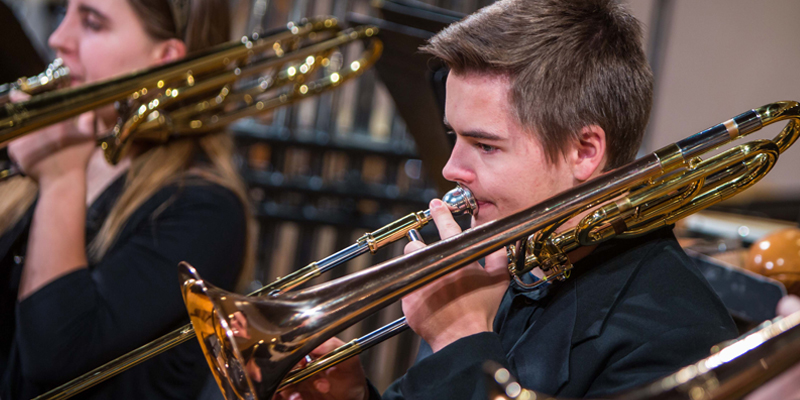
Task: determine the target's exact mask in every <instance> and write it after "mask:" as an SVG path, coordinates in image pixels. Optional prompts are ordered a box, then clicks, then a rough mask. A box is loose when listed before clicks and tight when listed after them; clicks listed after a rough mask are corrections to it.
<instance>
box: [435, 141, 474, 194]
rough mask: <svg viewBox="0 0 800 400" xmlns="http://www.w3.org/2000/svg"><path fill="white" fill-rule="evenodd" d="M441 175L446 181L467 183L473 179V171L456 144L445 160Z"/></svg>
mask: <svg viewBox="0 0 800 400" xmlns="http://www.w3.org/2000/svg"><path fill="white" fill-rule="evenodd" d="M442 176H444V179H447V180H448V181H451V182H458V183H463V184H467V185H469V184H470V183H472V182H473V181H475V173H474V172H473V169H472V168H471V167H470V163H469V160H468V159H467V156H466V155H465V154H464V153H463V152H462V151H461V149H459V146H458V145H456V147H455V148H453V152H452V153H450V159H449V160H447V164H445V166H444V168H443V169H442Z"/></svg>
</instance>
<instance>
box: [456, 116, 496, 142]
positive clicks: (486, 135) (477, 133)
mask: <svg viewBox="0 0 800 400" xmlns="http://www.w3.org/2000/svg"><path fill="white" fill-rule="evenodd" d="M442 122H443V123H444V129H445V130H446V131H447V134H448V135H455V134H456V131H455V130H454V129H453V127H452V126H450V123H449V122H447V117H444V119H443V120H442ZM459 135H461V136H465V137H470V138H473V139H482V140H501V139H503V138H502V137H501V136H500V135H497V134H494V133H491V132H486V131H483V130H480V129H478V130H474V131H466V132H461V133H459Z"/></svg>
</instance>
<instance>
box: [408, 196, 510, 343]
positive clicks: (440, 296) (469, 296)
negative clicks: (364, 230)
mask: <svg viewBox="0 0 800 400" xmlns="http://www.w3.org/2000/svg"><path fill="white" fill-rule="evenodd" d="M430 208H431V215H432V216H433V220H434V222H435V223H436V228H437V229H438V230H439V236H441V238H442V239H446V238H449V237H451V236H455V235H457V234H459V233H461V228H460V227H459V226H458V224H457V223H456V221H455V220H454V219H453V215H452V214H451V213H450V211H449V210H448V209H447V207H446V206H445V204H444V203H443V202H442V201H441V200H439V199H434V200H433V201H431V204H430ZM423 247H425V244H423V243H422V242H421V241H413V242H409V243H408V244H407V245H406V248H405V252H406V253H410V252H413V251H416V250H419V249H421V248H423ZM507 265H508V262H507V258H506V253H505V250H502V249H501V250H498V251H496V252H494V253H492V254H490V255H489V256H488V257H486V268H482V267H481V266H480V264H478V263H472V264H470V265H468V266H466V267H463V268H461V269H459V270H458V271H455V272H452V273H450V274H448V275H445V276H443V277H441V278H439V279H437V280H436V281H434V282H432V283H430V284H428V285H427V286H424V287H422V288H420V289H418V290H416V291H415V292H413V293H411V294H409V295H407V296H406V297H404V298H403V313H404V314H405V316H406V320H407V321H408V325H409V326H410V327H411V329H413V330H414V332H416V333H417V334H418V335H420V336H421V337H422V338H423V339H425V341H426V342H428V344H430V345H431V348H432V349H433V351H434V352H436V351H439V350H441V349H442V348H443V347H445V346H447V345H448V344H450V343H452V342H455V341H456V340H458V339H461V338H463V337H466V336H470V335H473V334H476V333H480V332H491V331H492V325H493V322H494V317H495V315H496V314H497V309H498V307H500V301H501V300H502V299H503V294H504V293H505V291H506V289H507V288H508V283H509V280H510V278H509V275H508V270H507V268H506V267H507Z"/></svg>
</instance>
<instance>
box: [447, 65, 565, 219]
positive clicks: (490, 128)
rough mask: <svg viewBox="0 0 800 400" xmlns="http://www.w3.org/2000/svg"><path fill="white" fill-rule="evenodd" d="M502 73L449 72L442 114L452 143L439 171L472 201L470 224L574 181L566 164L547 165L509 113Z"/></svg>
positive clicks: (532, 201)
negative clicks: (469, 193)
mask: <svg viewBox="0 0 800 400" xmlns="http://www.w3.org/2000/svg"><path fill="white" fill-rule="evenodd" d="M509 89H510V86H509V81H508V79H507V78H506V77H503V76H493V75H479V74H464V75H458V74H455V73H452V72H451V73H450V75H449V77H448V78H447V100H446V104H445V119H446V120H447V123H448V124H449V128H448V129H450V130H451V131H453V132H454V133H455V135H456V145H455V147H454V148H453V152H452V154H451V155H450V160H449V161H448V162H447V165H445V167H444V170H443V171H442V174H443V175H444V177H445V179H447V180H450V181H454V182H458V183H460V184H462V185H463V186H466V187H467V188H469V189H470V190H471V191H472V193H473V194H474V195H475V199H476V200H477V201H478V214H477V216H476V217H475V220H474V221H473V225H480V224H484V223H486V222H488V221H492V220H495V219H498V218H502V217H505V216H508V215H510V214H513V213H514V212H517V211H520V210H522V209H525V208H527V207H530V206H532V205H534V204H537V203H539V202H541V201H542V200H544V199H547V198H549V197H551V196H553V195H554V194H556V193H558V192H561V191H563V190H566V189H568V188H570V187H572V186H573V185H574V183H575V182H574V179H573V176H572V174H571V172H570V170H569V168H568V167H567V163H565V162H563V161H562V160H559V162H558V163H557V164H556V165H552V164H550V163H549V162H548V161H547V159H546V157H545V152H544V151H543V150H542V147H541V145H540V144H539V142H538V141H537V140H536V139H535V138H534V136H533V133H532V132H529V131H526V130H525V129H524V128H523V127H522V126H521V125H520V124H519V122H518V121H517V119H516V117H515V116H514V114H513V108H512V105H511V102H510V91H509Z"/></svg>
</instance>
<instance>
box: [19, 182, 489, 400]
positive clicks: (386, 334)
mask: <svg viewBox="0 0 800 400" xmlns="http://www.w3.org/2000/svg"><path fill="white" fill-rule="evenodd" d="M442 201H444V203H445V204H446V205H447V207H448V209H449V210H450V212H451V213H452V214H453V215H456V216H457V215H464V214H470V215H471V214H473V213H475V212H476V211H477V209H478V207H477V203H476V202H475V198H474V197H473V196H472V193H471V192H470V191H469V190H467V189H465V188H462V187H461V186H457V187H456V188H455V189H453V190H450V191H449V192H447V193H446V194H445V195H444V196H443V197H442ZM432 220H433V218H432V217H431V212H430V210H425V211H419V212H414V213H411V214H408V215H406V216H405V217H403V218H400V219H398V220H396V221H394V222H391V223H389V224H387V225H385V226H383V227H381V228H379V229H377V230H375V231H372V232H369V233H366V234H364V235H363V236H361V237H360V238H359V239H358V240H357V241H356V243H354V244H352V245H350V246H348V247H346V248H344V249H342V250H339V251H338V252H336V253H334V254H332V255H330V256H328V257H325V258H323V259H322V260H319V261H315V262H312V263H311V264H308V265H306V266H305V267H303V268H301V269H299V270H297V271H294V272H292V273H291V274H289V275H286V276H285V277H282V278H278V279H276V280H275V281H274V282H272V283H270V284H268V285H266V286H264V287H262V288H260V289H258V290H256V291H254V292H252V293H250V294H249V296H268V297H274V296H277V295H279V294H281V293H285V292H287V291H289V290H291V289H294V288H296V287H298V286H300V285H302V284H304V283H306V282H308V281H310V280H312V279H314V278H316V277H318V276H320V275H322V274H323V273H325V272H328V271H330V270H332V269H334V268H336V267H338V266H340V265H343V264H344V263H346V262H348V261H350V260H352V259H354V258H356V257H358V256H360V255H363V254H366V253H372V254H374V253H376V252H377V251H378V250H379V249H381V248H383V247H385V246H386V245H388V244H390V243H393V242H395V241H397V240H399V239H402V238H403V237H406V235H407V234H408V233H409V232H410V231H411V230H412V229H420V228H422V227H423V226H425V225H427V224H428V223H429V222H430V221H432ZM406 329H408V325H407V324H406V323H405V319H404V318H401V319H399V320H397V321H395V322H393V323H392V324H390V325H388V326H387V327H384V328H382V329H380V330H378V331H376V332H373V333H372V334H369V335H367V336H364V337H361V338H358V339H354V340H353V341H351V342H349V343H348V344H347V345H346V346H347V347H346V349H347V351H346V352H344V349H342V351H340V353H339V356H337V357H333V358H329V359H326V358H320V359H317V360H314V361H313V362H312V363H310V364H309V365H308V368H306V369H304V370H301V371H298V374H297V375H296V376H295V377H294V380H296V381H298V382H299V381H300V380H302V379H305V378H307V377H308V376H310V375H313V374H314V373H315V372H316V371H320V370H322V369H325V368H328V367H330V366H333V365H335V364H337V363H338V362H341V361H343V360H344V359H346V358H347V357H352V356H354V355H356V354H359V353H360V352H362V351H364V350H366V349H368V348H369V347H371V346H373V345H374V344H377V343H379V342H381V341H383V340H386V339H389V338H391V337H393V336H395V335H397V334H399V333H401V332H403V331H404V330H406ZM194 337H195V331H194V328H193V327H192V325H191V324H187V325H185V326H182V327H180V328H178V329H176V330H174V331H172V332H170V333H167V334H166V335H164V336H162V337H160V338H158V339H155V340H153V341H151V342H149V343H147V344H145V345H143V346H141V347H139V348H137V349H135V350H132V351H130V352H129V353H126V354H124V355H122V356H119V357H117V358H115V359H114V360H111V361H109V362H107V363H105V364H103V365H101V366H99V367H97V368H95V369H93V370H91V371H89V372H86V373H84V374H83V375H81V376H78V377H77V378H75V379H73V380H71V381H69V382H67V383H64V384H63V385H61V386H58V387H56V388H54V389H52V390H50V391H48V392H46V393H44V394H42V395H40V396H37V397H36V398H35V399H34V400H44V399H48V400H56V399H59V400H60V399H67V398H70V397H72V396H74V395H76V394H78V393H80V392H82V391H84V390H86V389H88V388H90V387H92V386H94V385H96V384H98V383H100V382H103V381H105V380H106V379H109V378H111V377H113V376H115V375H117V374H119V373H121V372H124V371H126V370H128V369H129V368H131V367H134V366H136V365H138V364H140V363H142V362H144V361H147V360H149V359H150V358H152V357H154V356H156V355H158V354H161V353H163V352H165V351H167V350H170V349H172V348H173V347H175V346H177V345H179V344H181V343H185V342H187V341H189V340H191V339H192V338H194ZM345 354H347V357H344V358H342V356H344V355H345Z"/></svg>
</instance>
